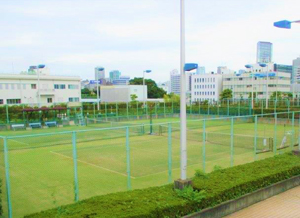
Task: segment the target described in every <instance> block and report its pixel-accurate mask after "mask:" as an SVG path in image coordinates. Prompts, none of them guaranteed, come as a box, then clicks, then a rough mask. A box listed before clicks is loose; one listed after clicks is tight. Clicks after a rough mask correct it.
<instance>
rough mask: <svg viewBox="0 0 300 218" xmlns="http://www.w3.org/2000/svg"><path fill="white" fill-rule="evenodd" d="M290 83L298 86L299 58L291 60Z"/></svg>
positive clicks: (299, 76) (299, 78) (299, 75)
mask: <svg viewBox="0 0 300 218" xmlns="http://www.w3.org/2000/svg"><path fill="white" fill-rule="evenodd" d="M292 83H297V84H300V57H299V58H297V59H295V60H293V73H292Z"/></svg>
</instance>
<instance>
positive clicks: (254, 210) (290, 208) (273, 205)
mask: <svg viewBox="0 0 300 218" xmlns="http://www.w3.org/2000/svg"><path fill="white" fill-rule="evenodd" d="M224 218H300V186H298V187H296V188H293V189H290V190H288V191H286V192H284V193H281V194H279V195H276V196H273V197H271V198H269V199H266V200H264V201H261V202H258V203H256V204H253V205H252V206H250V207H247V208H245V209H243V210H240V211H238V212H236V213H233V214H231V215H229V216H226V217H224Z"/></svg>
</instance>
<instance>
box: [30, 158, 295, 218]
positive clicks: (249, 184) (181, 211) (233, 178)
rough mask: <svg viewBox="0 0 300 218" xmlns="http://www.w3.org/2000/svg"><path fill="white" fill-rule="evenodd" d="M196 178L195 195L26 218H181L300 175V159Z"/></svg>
mask: <svg viewBox="0 0 300 218" xmlns="http://www.w3.org/2000/svg"><path fill="white" fill-rule="evenodd" d="M196 175H197V176H196V177H195V178H193V187H194V191H193V190H192V191H190V190H185V191H174V189H173V185H166V186H161V187H153V188H148V189H143V190H134V191H129V192H120V193H115V194H108V195H104V196H97V197H93V198H90V199H87V200H83V201H80V202H78V203H76V204H70V205H66V206H62V207H59V208H56V209H51V210H47V211H43V212H40V213H37V214H33V215H29V216H26V217H30V218H37V217H180V216H183V215H186V214H189V213H193V212H196V211H199V210H201V209H204V208H208V207H212V206H214V205H216V204H219V203H221V202H224V201H227V200H230V199H235V198H237V197H239V196H242V195H244V194H246V193H250V192H253V191H255V190H257V189H260V188H263V187H266V186H268V185H270V184H273V183H276V182H278V181H282V180H284V179H287V178H290V177H293V176H296V175H300V158H299V157H297V156H294V155H292V154H283V155H279V156H276V157H273V158H268V159H265V160H261V161H257V162H254V163H249V164H245V165H240V166H236V167H233V168H228V169H219V168H218V167H216V170H215V171H214V172H212V173H209V174H206V175H204V174H201V173H199V172H198V173H197V174H196ZM199 194H200V195H199Z"/></svg>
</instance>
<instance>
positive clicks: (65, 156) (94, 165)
mask: <svg viewBox="0 0 300 218" xmlns="http://www.w3.org/2000/svg"><path fill="white" fill-rule="evenodd" d="M50 153H53V154H56V155H59V156H62V157H64V158H68V159H71V160H73V158H72V157H69V156H67V155H63V154H60V153H57V152H54V151H50ZM77 161H78V162H81V163H84V164H87V165H90V166H93V167H97V168H100V169H102V170H106V171H109V172H111V173H116V174H119V175H121V176H126V177H127V174H124V173H120V172H117V171H114V170H110V169H107V168H105V167H100V166H98V165H96V164H92V163H89V162H86V161H82V160H78V159H77ZM130 177H131V178H132V179H135V177H133V176H130Z"/></svg>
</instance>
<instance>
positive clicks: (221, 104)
mask: <svg viewBox="0 0 300 218" xmlns="http://www.w3.org/2000/svg"><path fill="white" fill-rule="evenodd" d="M221 105H222V103H221ZM217 106H218V117H219V116H220V105H219V103H218V105H217Z"/></svg>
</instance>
